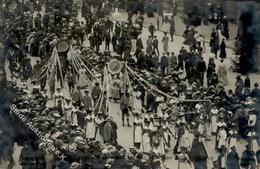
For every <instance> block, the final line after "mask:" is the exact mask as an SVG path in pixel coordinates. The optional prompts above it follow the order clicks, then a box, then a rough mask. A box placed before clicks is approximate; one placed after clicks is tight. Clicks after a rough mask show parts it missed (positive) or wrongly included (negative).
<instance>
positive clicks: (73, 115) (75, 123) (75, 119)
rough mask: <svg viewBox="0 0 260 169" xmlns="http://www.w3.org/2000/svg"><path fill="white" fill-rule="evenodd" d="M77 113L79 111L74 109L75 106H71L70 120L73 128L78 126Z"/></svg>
mask: <svg viewBox="0 0 260 169" xmlns="http://www.w3.org/2000/svg"><path fill="white" fill-rule="evenodd" d="M78 112H79V109H78V108H77V107H76V105H73V106H72V113H71V118H72V124H73V125H75V126H78Z"/></svg>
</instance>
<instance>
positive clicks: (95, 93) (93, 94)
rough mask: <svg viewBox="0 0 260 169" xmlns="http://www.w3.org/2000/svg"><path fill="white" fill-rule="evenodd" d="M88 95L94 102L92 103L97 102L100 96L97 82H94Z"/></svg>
mask: <svg viewBox="0 0 260 169" xmlns="http://www.w3.org/2000/svg"><path fill="white" fill-rule="evenodd" d="M90 95H91V98H92V100H93V102H94V105H96V104H97V102H98V99H99V97H100V95H101V88H100V86H99V83H95V86H94V88H93V89H92V91H91V94H90ZM94 107H95V106H94Z"/></svg>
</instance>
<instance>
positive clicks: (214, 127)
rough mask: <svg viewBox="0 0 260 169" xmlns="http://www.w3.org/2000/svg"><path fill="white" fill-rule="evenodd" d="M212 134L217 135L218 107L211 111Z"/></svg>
mask: <svg viewBox="0 0 260 169" xmlns="http://www.w3.org/2000/svg"><path fill="white" fill-rule="evenodd" d="M210 112H211V132H212V134H213V135H215V134H216V133H217V129H218V127H217V118H218V109H217V107H216V106H213V107H212V109H211V111H210Z"/></svg>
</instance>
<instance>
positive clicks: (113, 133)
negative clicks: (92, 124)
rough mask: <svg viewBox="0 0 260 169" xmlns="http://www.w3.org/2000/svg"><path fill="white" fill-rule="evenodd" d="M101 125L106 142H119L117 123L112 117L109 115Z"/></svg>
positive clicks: (101, 131)
mask: <svg viewBox="0 0 260 169" xmlns="http://www.w3.org/2000/svg"><path fill="white" fill-rule="evenodd" d="M100 127H101V129H100V134H101V135H102V136H103V139H104V142H105V143H110V144H117V125H116V123H115V122H114V121H113V120H112V117H107V119H106V121H104V122H103V123H102V124H101V126H100Z"/></svg>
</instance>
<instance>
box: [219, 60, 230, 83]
mask: <svg viewBox="0 0 260 169" xmlns="http://www.w3.org/2000/svg"><path fill="white" fill-rule="evenodd" d="M217 72H218V78H219V81H220V83H221V84H222V85H223V86H228V74H227V67H226V65H225V63H224V60H223V59H221V60H220V64H219V66H218V69H217Z"/></svg>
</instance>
